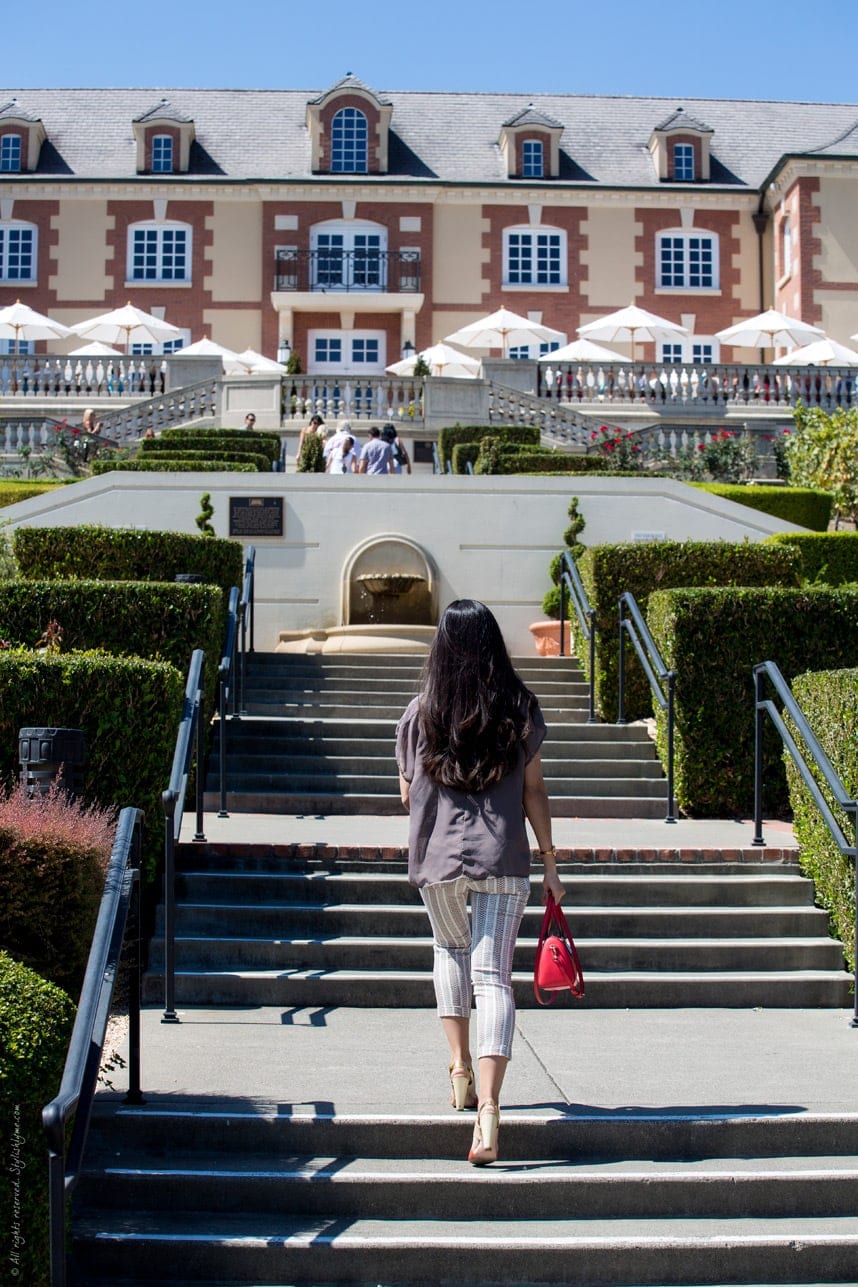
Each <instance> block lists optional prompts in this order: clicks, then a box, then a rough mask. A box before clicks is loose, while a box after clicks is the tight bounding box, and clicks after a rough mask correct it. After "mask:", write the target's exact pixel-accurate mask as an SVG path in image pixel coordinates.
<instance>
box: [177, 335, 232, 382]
mask: <svg viewBox="0 0 858 1287" xmlns="http://www.w3.org/2000/svg"><path fill="white" fill-rule="evenodd" d="M180 351H181V353H182V356H187V355H190V356H191V357H219V358H220V359H221V361H222V363H223V367H224V370H225V371H226V373H227V374H228V375H232V374H234V373H235V372H237V371H246V370H247V367H246V366H245V364H244V363H243V362H239V360H238V354H237V353H236V352H234V351H233V349H228V348H227V347H226V346H225V345H224V344H218V343H217V342H216V341H215V340H211V339H209V338H208V336H206V335H204V336H203V338H202V339H201V340H195V341H194V343H193V344H188V345H186V346H185V348H183V349H181V350H180Z"/></svg>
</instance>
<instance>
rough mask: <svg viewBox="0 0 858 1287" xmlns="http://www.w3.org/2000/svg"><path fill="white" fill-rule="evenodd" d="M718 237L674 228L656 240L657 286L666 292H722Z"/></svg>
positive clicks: (709, 233)
mask: <svg viewBox="0 0 858 1287" xmlns="http://www.w3.org/2000/svg"><path fill="white" fill-rule="evenodd" d="M718 258H719V257H718V237H717V235H716V234H715V233H714V232H689V231H687V230H686V229H670V230H669V231H668V232H660V233H659V234H658V237H657V238H656V259H657V264H656V285H657V286H658V287H660V288H661V289H663V290H689V291H691V290H718V288H719V285H720V279H719V262H718Z"/></svg>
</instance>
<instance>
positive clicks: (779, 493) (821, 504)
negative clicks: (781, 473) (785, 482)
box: [689, 483, 834, 532]
mask: <svg viewBox="0 0 858 1287" xmlns="http://www.w3.org/2000/svg"><path fill="white" fill-rule="evenodd" d="M689 485H690V486H691V487H698V488H699V489H700V491H702V492H711V493H712V495H713V496H723V498H724V500H730V501H735V502H736V504H737V505H746V506H747V507H748V508H749V509H756V510H759V511H760V512H762V513H763V514H772V515H773V516H774V517H775V518H782V519H783V520H784V522H785V523H795V525H796V527H806V528H808V529H809V530H810V531H811V532H825V531H827V530H828V524H829V523H830V522H831V511H832V509H833V508H834V497H833V496H832V495H831V493H830V492H821V491H817V490H816V489H815V488H813V487H765V486H757V485H756V484H755V485H753V486H743V485H742V484H741V483H690V484H689Z"/></svg>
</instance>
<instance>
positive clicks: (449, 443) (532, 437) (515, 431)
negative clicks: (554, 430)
mask: <svg viewBox="0 0 858 1287" xmlns="http://www.w3.org/2000/svg"><path fill="white" fill-rule="evenodd" d="M486 437H489V438H498V439H500V440H501V441H502V442H521V443H531V444H532V445H533V446H534V447H538V446H539V428H538V426H537V425H459V424H456V425H447V426H445V427H444V428H443V429H442V430H441V431H440V432H439V434H438V459H439V460H440V462H441V472H442V473H446V472H447V465H448V464H450V463H451V462H452V452H453V448H454V447H455V446H456V444H457V443H462V442H475V443H479V442H481V441H482V439H483V438H486Z"/></svg>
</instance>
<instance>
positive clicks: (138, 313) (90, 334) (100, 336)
mask: <svg viewBox="0 0 858 1287" xmlns="http://www.w3.org/2000/svg"><path fill="white" fill-rule="evenodd" d="M71 329H72V330H73V331H74V332H75V334H76V335H80V336H81V337H82V338H83V339H85V340H104V341H105V343H107V344H123V345H124V346H125V351H126V353H127V352H129V351H130V349H131V345H132V344H162V343H163V342H164V340H176V339H178V338H179V336H180V335H181V334H182V332H181V331H180V330H179V327H178V326H173V324H172V323H171V322H165V321H164V319H163V318H162V317H153V316H152V314H151V313H144V312H143V310H142V309H141V308H135V306H134V305H133V304H131V303H128V304H125V305H124V306H123V307H122V308H114V309H113V310H112V311H111V312H109V313H100V314H99V316H98V317H89V318H87V319H86V320H85V321H83V322H75V324H74V326H73V327H72V328H71Z"/></svg>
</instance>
